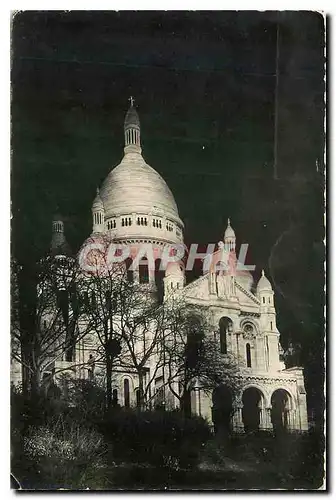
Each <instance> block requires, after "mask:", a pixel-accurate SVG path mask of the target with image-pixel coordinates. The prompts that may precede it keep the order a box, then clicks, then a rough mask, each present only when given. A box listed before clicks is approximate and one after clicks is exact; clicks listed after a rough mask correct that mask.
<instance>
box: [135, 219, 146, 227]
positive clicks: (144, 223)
mask: <svg viewBox="0 0 336 500" xmlns="http://www.w3.org/2000/svg"><path fill="white" fill-rule="evenodd" d="M137 224H138V226H147V217H138V218H137Z"/></svg>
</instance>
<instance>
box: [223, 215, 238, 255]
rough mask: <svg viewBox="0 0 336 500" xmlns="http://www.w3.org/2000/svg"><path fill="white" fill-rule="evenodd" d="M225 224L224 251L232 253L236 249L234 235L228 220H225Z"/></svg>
mask: <svg viewBox="0 0 336 500" xmlns="http://www.w3.org/2000/svg"><path fill="white" fill-rule="evenodd" d="M227 224H228V225H227V228H226V230H225V233H224V244H225V250H226V251H227V252H231V251H232V250H233V251H234V250H235V249H236V235H235V232H234V230H233V229H232V227H231V221H230V219H229V218H228V220H227Z"/></svg>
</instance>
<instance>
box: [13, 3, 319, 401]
mask: <svg viewBox="0 0 336 500" xmlns="http://www.w3.org/2000/svg"><path fill="white" fill-rule="evenodd" d="M277 23H278V27H279V45H278V46H279V59H278V121H277V130H278V132H277V139H278V148H277V168H276V172H275V169H274V137H275V95H276V92H275V89H276V76H275V75H276V53H277V51H276V41H277V36H276V34H277ZM323 50H324V25H323V18H322V16H320V15H319V14H317V13H310V12H282V13H276V12H266V13H258V12H225V11H222V12H221V11H217V12H118V13H116V12H112V11H110V12H93V11H91V12H78V11H77V12H75V11H74V12H68V13H62V12H38V13H36V12H22V13H19V14H16V15H15V17H14V18H13V21H12V75H11V78H12V141H11V148H12V185H11V198H12V215H13V218H12V253H13V255H14V256H15V258H16V259H17V260H18V261H19V262H21V263H22V264H23V265H30V263H32V262H34V261H35V260H36V259H37V258H39V257H40V256H41V255H42V254H43V253H44V252H45V251H46V250H47V249H48V247H49V246H50V239H51V220H52V216H53V214H54V213H55V212H56V211H59V212H61V214H62V215H63V217H64V219H65V223H66V234H67V239H68V241H69V243H70V245H71V247H72V248H73V250H74V251H76V250H77V249H78V247H79V246H80V244H81V243H82V242H83V241H84V239H85V238H86V237H87V236H88V235H89V234H90V231H91V203H92V201H93V198H94V196H95V190H96V187H97V186H99V185H100V184H101V183H102V181H103V180H104V178H105V177H106V176H107V174H108V172H109V171H110V170H111V168H112V167H113V166H115V165H117V164H118V163H119V162H120V160H121V158H122V154H123V121H124V116H125V113H126V111H127V108H128V105H129V102H128V98H129V96H130V95H132V96H133V97H134V98H135V104H136V107H137V109H138V112H139V116H140V121H141V140H142V148H143V156H144V158H145V160H146V161H147V163H149V164H150V165H151V166H153V167H154V168H155V169H156V170H157V171H158V172H159V173H160V174H161V175H162V176H163V178H164V179H165V180H166V182H167V183H168V185H169V187H170V189H171V190H172V192H173V194H174V197H175V200H176V202H177V205H178V208H179V212H180V216H181V218H182V220H183V221H184V223H185V226H186V229H185V241H186V243H187V244H190V243H192V242H195V243H196V242H197V243H199V244H200V245H201V244H203V245H206V244H207V243H210V242H217V241H218V240H220V239H222V238H223V233H224V230H225V228H226V220H227V217H228V216H229V217H230V218H231V221H232V226H233V227H234V229H235V231H236V235H237V240H238V241H237V243H238V246H239V245H240V243H248V244H249V262H250V263H252V264H256V266H257V274H256V277H258V276H259V274H260V270H261V268H265V271H266V273H267V274H268V275H269V276H270V277H271V279H272V282H273V284H274V286H275V292H276V304H277V308H278V313H279V315H278V326H279V329H280V331H281V340H282V343H283V345H284V347H286V345H287V342H288V341H289V340H292V341H294V342H299V343H301V345H302V351H301V354H300V362H301V363H303V365H304V366H305V368H306V375H307V387H308V392H309V397H310V398H312V400H314V401H315V402H314V403H313V405H316V404H317V403H316V401H318V399H317V396H316V394H317V395H318V393H319V392H320V391H321V385H320V384H321V381H322V378H321V373H322V371H323V370H322V368H321V366H322V363H321V355H322V354H321V353H322V348H323V336H324V323H323V304H324V294H323V286H324V274H323V260H324V246H323V237H324V227H323V211H324V207H323V204H324V201H323V190H324V162H323V152H324V130H323V120H324V96H323V93H324V66H323V65H324V59H323Z"/></svg>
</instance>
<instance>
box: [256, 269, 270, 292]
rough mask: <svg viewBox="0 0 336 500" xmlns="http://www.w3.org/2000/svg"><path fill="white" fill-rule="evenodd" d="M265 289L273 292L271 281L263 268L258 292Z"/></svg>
mask: <svg viewBox="0 0 336 500" xmlns="http://www.w3.org/2000/svg"><path fill="white" fill-rule="evenodd" d="M264 291H268V292H272V291H273V288H272V285H271V283H270V281H269V280H268V279H267V278H266V276H265V271H264V270H262V271H261V278H260V280H259V281H258V284H257V292H264Z"/></svg>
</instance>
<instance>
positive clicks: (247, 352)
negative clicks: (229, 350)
mask: <svg viewBox="0 0 336 500" xmlns="http://www.w3.org/2000/svg"><path fill="white" fill-rule="evenodd" d="M246 365H247V367H248V368H251V366H252V365H251V346H250V344H246Z"/></svg>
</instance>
